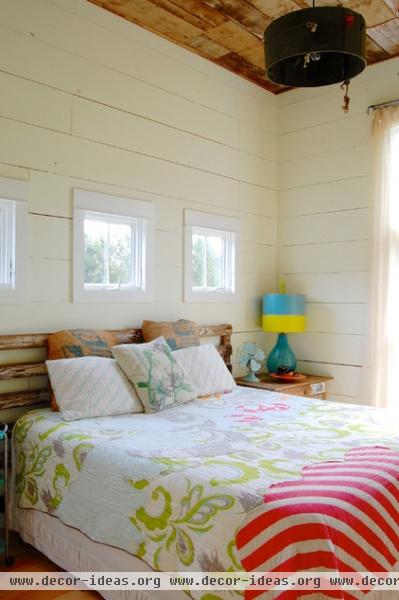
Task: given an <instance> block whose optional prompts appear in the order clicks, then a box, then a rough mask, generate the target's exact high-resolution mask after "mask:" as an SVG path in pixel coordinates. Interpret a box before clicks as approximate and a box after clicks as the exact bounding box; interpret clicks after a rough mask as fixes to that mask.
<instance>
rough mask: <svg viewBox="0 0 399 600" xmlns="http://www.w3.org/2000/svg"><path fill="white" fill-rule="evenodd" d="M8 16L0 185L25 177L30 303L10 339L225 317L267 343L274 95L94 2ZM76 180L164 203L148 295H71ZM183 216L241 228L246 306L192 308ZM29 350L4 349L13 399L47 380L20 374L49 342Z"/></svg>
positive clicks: (22, 1) (15, 316)
mask: <svg viewBox="0 0 399 600" xmlns="http://www.w3.org/2000/svg"><path fill="white" fill-rule="evenodd" d="M174 4H175V5H176V2H174ZM183 4H184V3H183ZM72 5H73V6H72ZM204 6H205V5H204ZM181 8H182V10H185V9H184V7H183V5H182V7H181ZM1 21H2V35H1V36H0V85H1V87H2V89H4V90H5V93H4V94H3V95H2V98H1V99H0V126H1V130H2V136H1V139H0V176H3V175H4V176H9V177H16V178H21V179H24V180H27V181H29V183H30V197H29V212H30V214H29V238H30V240H29V257H30V258H29V271H30V275H29V277H30V280H29V281H30V284H29V291H28V297H27V302H26V304H24V305H19V306H17V305H7V306H4V307H2V311H1V312H2V315H3V314H4V315H6V319H1V324H0V327H1V331H0V334H1V333H7V332H10V333H15V332H22V334H25V335H26V332H29V331H38V330H39V331H40V330H41V331H44V332H45V331H56V330H60V329H64V328H71V327H80V328H106V329H116V328H121V329H122V328H124V327H126V326H128V325H136V326H138V325H139V324H140V323H141V322H142V320H143V319H145V318H150V319H156V320H175V319H178V318H182V317H184V318H191V319H193V320H196V321H197V322H200V323H202V322H204V321H205V320H209V322H214V323H215V322H223V321H225V320H226V318H227V317H228V320H229V322H232V323H233V325H234V331H235V332H237V333H235V334H234V335H233V336H232V341H233V343H234V346H235V347H237V343H236V340H235V337H236V336H237V340H242V341H244V340H248V341H250V340H251V339H252V338H253V336H256V338H257V339H258V340H259V342H260V343H263V342H264V336H263V334H262V333H260V304H259V302H260V298H261V296H262V294H263V293H264V291H265V290H266V289H274V288H275V283H276V266H277V265H276V262H277V261H276V240H277V235H276V232H277V192H276V164H275V163H276V151H277V149H276V126H275V115H276V99H275V97H274V96H272V95H271V94H268V93H267V92H264V91H263V90H261V89H259V88H257V87H255V86H253V85H252V84H250V83H247V82H245V81H244V80H243V79H239V78H236V77H234V76H233V75H231V74H230V73H228V72H227V71H225V70H223V69H221V68H220V67H218V66H215V65H212V64H211V63H207V62H204V61H201V60H200V59H199V58H198V57H196V56H195V55H192V54H189V53H187V52H186V51H184V50H181V49H179V48H177V47H175V46H173V45H171V44H170V43H168V42H166V41H165V40H162V39H161V38H159V37H156V36H154V35H152V34H150V33H148V32H146V31H144V30H143V29H140V28H138V27H135V26H134V25H131V24H129V23H127V22H125V21H122V20H121V19H118V18H117V17H115V16H114V15H111V14H110V13H107V12H106V11H103V10H101V9H99V8H97V7H95V6H93V5H91V4H89V3H88V2H86V1H85V0H76V1H73V2H72V0H71V2H58V3H57V2H48V1H47V0H37V2H36V3H35V5H33V4H32V3H31V2H30V0H19V1H18V2H17V3H16V2H13V1H11V0H5V2H4V3H3V5H2V19H1ZM221 24H222V23H219V24H215V25H214V26H213V27H217V26H218V25H221ZM192 25H193V26H194V27H197V25H195V23H193V24H192ZM212 41H214V43H215V44H218V42H217V41H216V40H212ZM27 56H29V60H27V59H26V57H27ZM38 106H40V107H41V110H38V108H37V107H38ZM74 187H78V188H83V189H88V190H94V191H98V192H104V193H107V192H108V193H111V194H116V195H122V196H124V197H127V198H138V199H142V200H148V201H151V202H153V203H154V205H155V209H156V210H155V214H156V220H155V238H156V239H155V246H156V256H155V269H154V271H155V280H156V286H155V298H154V302H152V303H151V304H144V303H137V304H134V305H112V304H111V305H108V306H107V305H102V306H96V305H86V306H83V305H77V304H73V303H72V302H71V298H72V289H71V272H72V244H71V242H72V221H71V219H72V189H73V188H74ZM185 208H191V209H196V210H201V211H205V212H211V213H218V214H225V215H228V216H234V217H238V218H239V219H240V221H241V225H242V229H241V236H242V259H243V260H242V264H241V268H240V280H241V281H242V285H243V286H245V288H243V290H242V297H241V302H239V303H231V304H229V305H224V304H220V305H217V306H216V305H215V306H209V307H205V308H204V307H203V305H201V304H192V305H188V304H185V303H184V302H183V295H182V267H183V264H182V247H183V223H184V220H183V211H184V209H185ZM3 309H4V310H3ZM205 317H208V318H207V319H206V318H205ZM229 335H230V334H229ZM8 343H10V342H9V340H8ZM24 343H25V347H24V349H23V350H13V349H12V347H10V348H8V349H4V350H3V351H2V354H1V356H0V363H2V364H3V365H6V366H7V368H5V369H4V371H3V374H4V377H5V376H6V375H8V374H9V373H10V372H12V373H14V374H16V375H17V374H19V375H20V377H19V379H13V380H12V381H13V385H12V386H11V387H10V389H9V391H10V392H13V393H20V392H22V391H23V389H24V386H25V387H26V388H27V389H28V390H29V391H34V389H33V388H34V387H35V386H36V387H38V386H40V385H43V377H44V376H43V375H42V374H39V372H38V371H35V369H36V367H31V368H30V373H31V376H27V377H23V376H22V375H23V373H24V370H25V369H26V368H27V367H26V366H24V365H27V364H30V363H33V362H34V361H35V360H36V353H39V354H40V356H39V358H38V360H43V359H44V356H43V355H44V351H45V346H41V347H40V348H39V349H36V347H33V348H32V350H30V342H29V340H28V339H26V338H25V341H24ZM3 345H5V342H4V341H3ZM11 346H12V344H11ZM0 348H1V346H0ZM21 352H22V353H26V355H25V354H23V356H21V357H20V358H18V357H17V355H18V356H19V353H21ZM30 352H32V357H31V356H30V355H29V353H30ZM13 354H15V356H13ZM3 355H4V357H3ZM11 363H13V365H14V366H12V367H9V365H10V364H11ZM18 363H22V366H15V365H18ZM10 369H11V371H10ZM34 373H35V374H34ZM40 373H41V371H40ZM1 384H2V385H1V386H0V387H1V391H2V392H5V391H6V389H7V384H8V380H7V379H2V380H1ZM15 386H16V387H15Z"/></svg>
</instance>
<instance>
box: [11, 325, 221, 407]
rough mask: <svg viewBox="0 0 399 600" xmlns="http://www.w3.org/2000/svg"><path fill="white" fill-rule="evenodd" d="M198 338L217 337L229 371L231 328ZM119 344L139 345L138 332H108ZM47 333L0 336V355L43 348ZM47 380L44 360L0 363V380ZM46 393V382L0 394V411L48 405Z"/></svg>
mask: <svg viewBox="0 0 399 600" xmlns="http://www.w3.org/2000/svg"><path fill="white" fill-rule="evenodd" d="M198 329H199V336H200V337H202V338H207V337H209V338H210V337H218V338H219V340H220V341H219V345H218V347H217V348H218V350H219V353H220V355H221V357H222V358H223V360H224V361H225V363H226V365H227V367H228V368H229V369H230V370H231V354H232V347H231V334H232V333H233V330H232V326H231V325H224V324H223V325H203V326H199V327H198ZM112 333H114V334H115V336H116V339H117V340H118V343H119V344H131V343H134V344H138V343H141V342H143V334H142V330H141V329H122V330H112ZM49 335H50V334H48V333H28V334H19V335H2V336H0V352H1V351H2V350H25V349H35V348H47V346H48V344H47V340H48V336H49ZM37 376H45V377H47V369H46V365H45V362H44V360H41V361H37V362H26V363H15V364H0V381H4V380H9V381H10V380H15V379H23V378H27V377H37ZM49 402H50V390H49V383H48V379H46V382H45V383H44V385H43V387H42V388H41V389H37V390H31V391H21V392H7V393H1V392H0V410H3V409H6V408H17V407H24V406H26V407H31V406H33V407H34V406H35V405H37V404H40V405H42V404H49Z"/></svg>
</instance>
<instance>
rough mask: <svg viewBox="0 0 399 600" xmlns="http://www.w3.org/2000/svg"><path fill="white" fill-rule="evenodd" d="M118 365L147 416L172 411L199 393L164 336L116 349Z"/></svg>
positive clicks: (114, 348) (113, 349) (116, 347)
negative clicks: (165, 410)
mask: <svg viewBox="0 0 399 600" xmlns="http://www.w3.org/2000/svg"><path fill="white" fill-rule="evenodd" d="M112 353H113V355H114V357H115V358H116V360H117V362H118V365H119V366H120V367H121V369H122V370H123V371H124V372H125V373H126V376H127V377H128V379H129V380H130V381H131V382H132V383H133V385H134V387H135V388H136V391H137V394H138V396H139V398H140V400H141V402H142V403H143V406H144V410H145V412H147V413H151V412H158V411H160V410H164V409H165V408H172V407H173V406H177V405H179V404H183V403H184V402H188V401H189V400H194V399H195V398H196V397H197V390H196V388H195V385H194V383H193V380H192V379H191V377H190V375H189V374H188V373H187V371H186V370H185V368H184V367H183V365H182V364H181V362H180V361H179V359H178V358H177V357H176V356H174V354H173V352H172V350H171V349H170V347H169V346H168V344H167V342H166V340H165V339H164V338H163V337H159V338H157V339H155V340H153V341H152V342H148V343H145V344H122V345H120V346H113V348H112Z"/></svg>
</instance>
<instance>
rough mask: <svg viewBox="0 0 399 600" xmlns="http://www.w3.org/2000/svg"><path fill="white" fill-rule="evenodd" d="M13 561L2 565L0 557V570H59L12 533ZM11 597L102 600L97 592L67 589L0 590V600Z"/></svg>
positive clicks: (38, 599) (33, 599) (20, 598)
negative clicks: (46, 590) (35, 590)
mask: <svg viewBox="0 0 399 600" xmlns="http://www.w3.org/2000/svg"><path fill="white" fill-rule="evenodd" d="M10 554H11V555H12V556H14V558H15V562H14V564H13V565H12V566H11V567H4V563H3V562H1V559H0V571H3V570H4V571H13V572H15V571H61V570H62V569H60V567H58V566H57V565H56V564H54V563H53V562H51V560H49V559H48V558H47V557H46V556H44V554H42V553H41V552H39V551H38V550H36V549H35V548H33V547H32V546H29V545H28V544H25V543H23V542H22V541H21V540H20V538H19V536H17V535H13V536H12V540H11V552H10ZM5 598H13V600H41V599H42V598H43V600H53V599H56V598H61V599H62V600H102V596H100V594H98V593H97V592H92V591H87V592H72V591H68V590H65V591H63V590H53V591H48V592H45V591H42V590H40V591H37V592H32V591H30V590H21V591H16V592H10V591H8V590H7V591H6V590H0V600H3V599H5Z"/></svg>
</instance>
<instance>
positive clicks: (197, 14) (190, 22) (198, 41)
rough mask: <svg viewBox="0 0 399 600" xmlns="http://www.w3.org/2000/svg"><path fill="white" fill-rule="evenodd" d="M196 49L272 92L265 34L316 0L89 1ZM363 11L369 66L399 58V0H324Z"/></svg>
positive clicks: (321, 0)
mask: <svg viewBox="0 0 399 600" xmlns="http://www.w3.org/2000/svg"><path fill="white" fill-rule="evenodd" d="M89 2H92V3H93V4H97V5H99V6H102V7H103V8H105V9H107V10H109V11H111V12H113V13H115V14H117V15H120V16H122V17H124V18H125V19H127V20H129V21H132V22H133V23H136V24H137V25H140V26H142V27H145V28H146V29H149V30H150V31H152V32H153V33H157V34H158V35H161V36H162V37H165V38H166V39H168V40H170V41H172V42H175V43H176V44H179V45H180V46H184V47H185V48H188V49H189V50H192V51H193V52H195V53H196V54H199V55H200V56H203V57H205V58H208V59H209V60H211V61H213V62H214V63H216V64H218V65H221V66H222V67H225V68H226V69H229V70H230V71H233V72H234V73H236V74H237V75H240V76H242V77H245V78H246V79H249V80H250V81H252V82H253V83H256V84H257V85H260V86H261V87H263V88H266V89H267V90H269V91H271V92H274V93H279V92H281V91H283V90H284V88H283V87H281V86H278V85H276V84H274V83H272V82H271V81H269V80H268V79H267V77H266V76H265V74H264V56H263V33H264V30H265V29H266V27H267V25H268V24H269V23H270V22H271V21H272V20H273V19H276V18H278V17H280V16H281V15H284V14H285V13H287V12H290V11H292V10H298V9H299V8H306V7H308V6H311V5H312V0H89ZM326 5H333V6H334V5H335V6H337V5H340V6H345V7H347V8H351V9H353V10H355V11H357V12H360V13H361V14H362V15H363V16H364V18H365V19H366V23H367V61H368V64H372V63H376V62H380V61H382V60H385V59H387V58H390V57H392V56H399V0H342V1H339V0H319V1H318V2H317V6H326Z"/></svg>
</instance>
